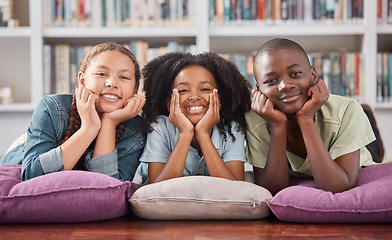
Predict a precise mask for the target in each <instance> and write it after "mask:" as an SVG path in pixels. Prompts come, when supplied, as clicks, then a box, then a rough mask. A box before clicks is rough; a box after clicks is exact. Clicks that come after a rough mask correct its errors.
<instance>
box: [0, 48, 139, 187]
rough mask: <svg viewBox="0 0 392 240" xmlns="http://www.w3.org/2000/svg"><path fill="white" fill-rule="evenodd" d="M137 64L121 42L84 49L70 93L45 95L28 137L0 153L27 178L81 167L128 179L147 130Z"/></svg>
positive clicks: (4, 161)
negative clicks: (143, 128)
mask: <svg viewBox="0 0 392 240" xmlns="http://www.w3.org/2000/svg"><path fill="white" fill-rule="evenodd" d="M139 80H140V67H139V64H138V62H137V60H136V58H135V57H134V55H133V54H132V53H131V52H130V51H129V50H128V49H126V48H125V47H123V46H122V45H119V44H116V43H103V44H99V45H96V46H94V47H92V48H91V49H90V50H89V51H87V52H86V54H85V55H84V57H83V59H82V60H81V62H80V65H79V73H78V87H77V88H76V89H75V93H74V95H73V96H72V94H54V95H50V96H45V97H44V98H43V99H42V100H41V101H40V103H39V104H38V106H37V108H36V110H35V111H34V113H33V116H32V119H31V122H30V124H29V128H28V130H27V139H26V141H25V142H24V143H22V144H21V145H19V146H18V147H16V148H14V149H13V150H11V151H10V152H8V153H7V154H6V155H5V156H4V157H2V158H1V159H0V164H22V179H23V180H27V179H30V178H33V177H36V176H40V175H43V174H47V173H51V172H57V171H60V170H71V169H81V170H88V171H93V172H99V173H103V174H107V175H110V176H113V177H115V178H118V179H123V180H132V179H133V176H134V174H135V171H136V168H137V166H138V165H139V157H140V155H141V153H142V150H143V147H144V144H145V139H146V134H145V132H143V131H141V130H139V129H138V122H139V117H138V113H139V112H140V110H141V109H142V107H143V106H144V103H145V98H144V97H142V96H140V95H138V94H137V90H138V86H139Z"/></svg>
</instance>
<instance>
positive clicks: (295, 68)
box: [255, 49, 318, 114]
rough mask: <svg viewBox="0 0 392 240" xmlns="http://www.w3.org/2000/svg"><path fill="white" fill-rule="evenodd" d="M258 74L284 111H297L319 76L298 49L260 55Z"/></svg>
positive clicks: (263, 89) (259, 81)
mask: <svg viewBox="0 0 392 240" xmlns="http://www.w3.org/2000/svg"><path fill="white" fill-rule="evenodd" d="M255 64H257V67H256V68H255V78H256V80H257V85H258V88H259V90H260V91H261V92H262V93H264V94H265V95H266V96H267V97H268V98H269V99H270V100H271V101H272V102H273V103H274V104H275V107H276V108H277V109H279V110H280V111H282V112H283V113H288V114H289V113H295V112H297V111H299V110H300V109H301V108H302V106H303V105H304V104H305V102H306V101H308V99H309V96H308V89H309V88H310V87H311V86H313V84H314V83H315V82H316V81H317V79H318V76H317V73H316V71H315V69H314V67H313V66H310V64H309V60H308V58H307V56H306V55H304V54H303V53H301V52H299V51H297V50H295V49H282V50H277V51H269V52H265V53H263V54H262V55H260V56H258V57H257V59H256V61H255Z"/></svg>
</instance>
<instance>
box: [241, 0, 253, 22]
mask: <svg viewBox="0 0 392 240" xmlns="http://www.w3.org/2000/svg"><path fill="white" fill-rule="evenodd" d="M241 10H242V20H250V19H251V13H250V0H241Z"/></svg>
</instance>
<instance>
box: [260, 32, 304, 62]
mask: <svg viewBox="0 0 392 240" xmlns="http://www.w3.org/2000/svg"><path fill="white" fill-rule="evenodd" d="M282 49H293V50H297V51H298V52H300V53H302V54H303V55H304V56H305V57H306V59H308V54H307V53H306V51H305V50H304V49H303V47H302V46H301V45H299V44H298V43H297V42H294V41H293V40H290V39H287V38H273V39H270V40H268V41H267V42H265V43H264V44H263V45H261V47H260V48H259V50H257V53H256V55H255V57H254V60H253V62H254V63H256V60H257V58H259V57H260V56H261V55H263V54H264V53H269V52H273V51H278V50H282ZM308 61H309V59H308ZM309 65H310V63H309ZM255 67H256V64H253V69H255Z"/></svg>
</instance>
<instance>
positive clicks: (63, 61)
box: [55, 44, 70, 93]
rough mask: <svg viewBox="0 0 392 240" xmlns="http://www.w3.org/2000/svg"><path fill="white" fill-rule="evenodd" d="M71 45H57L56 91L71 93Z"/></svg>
mask: <svg viewBox="0 0 392 240" xmlns="http://www.w3.org/2000/svg"><path fill="white" fill-rule="evenodd" d="M69 53H70V45H68V44H58V45H56V46H55V72H56V79H55V86H56V93H70V60H69Z"/></svg>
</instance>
